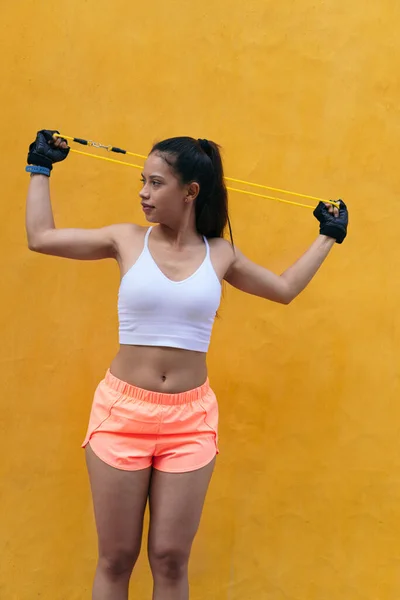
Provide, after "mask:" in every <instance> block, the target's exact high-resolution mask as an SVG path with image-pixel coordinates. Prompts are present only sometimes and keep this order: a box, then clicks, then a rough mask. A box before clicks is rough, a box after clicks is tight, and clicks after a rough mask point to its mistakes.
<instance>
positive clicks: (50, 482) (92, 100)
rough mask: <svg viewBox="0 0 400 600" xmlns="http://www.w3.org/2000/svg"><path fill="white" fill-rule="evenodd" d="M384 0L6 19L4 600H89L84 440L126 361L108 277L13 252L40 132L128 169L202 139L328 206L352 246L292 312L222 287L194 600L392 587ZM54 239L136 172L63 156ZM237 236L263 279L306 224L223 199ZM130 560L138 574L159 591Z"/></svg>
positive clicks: (239, 165) (292, 248)
mask: <svg viewBox="0 0 400 600" xmlns="http://www.w3.org/2000/svg"><path fill="white" fill-rule="evenodd" d="M399 18H400V7H399V3H398V2H394V0H381V1H380V2H368V3H366V2H362V1H361V0H353V1H351V2H350V1H348V0H336V1H333V0H325V1H324V2H322V1H319V2H315V0H302V2H283V1H281V2H276V1H272V0H248V1H247V2H238V1H232V0H219V1H218V2H215V1H214V2H211V1H210V0H206V1H203V2H187V1H184V0H169V1H168V2H165V1H164V0H153V1H152V2H129V1H128V0H114V1H113V2H106V1H105V0H86V1H85V2H84V1H82V0H69V2H41V3H38V2H33V1H32V0H21V1H20V2H14V3H8V4H7V6H6V7H3V10H2V35H1V36H0V45H1V47H0V50H1V56H2V58H3V71H2V77H1V80H0V86H1V87H0V92H1V93H0V103H1V104H0V107H1V113H2V114H1V129H2V135H1V141H2V143H1V150H0V152H1V169H2V181H3V185H2V194H1V210H2V218H1V223H2V234H1V238H0V239H1V243H2V248H1V259H0V260H1V274H2V286H1V305H0V306H1V314H0V318H1V332H2V344H1V347H0V353H1V354H0V369H1V371H0V379H1V382H2V385H1V388H2V389H1V394H0V406H1V408H0V411H1V412H0V414H1V419H0V424H1V435H0V444H1V448H0V449H1V452H2V457H3V459H2V461H1V472H0V475H1V510H0V514H1V527H0V529H1V539H2V541H1V546H2V550H1V560H0V598H1V599H3V598H4V600H32V598H37V597H40V598H43V599H46V600H47V599H48V600H50V599H51V600H53V599H57V600H64V599H65V600H78V599H84V598H89V597H90V587H91V581H92V575H93V569H94V566H95V560H96V539H95V530H94V524H93V518H92V508H91V499H90V495H89V488H88V482H87V478H86V471H85V466H84V456H83V453H82V450H81V449H80V443H81V441H82V438H83V436H84V433H85V429H86V424H87V419H88V415H89V408H90V404H91V400H92V394H93V390H94V388H95V386H96V384H97V382H98V380H99V379H100V378H101V377H102V376H103V374H104V372H105V370H106V368H107V366H108V365H109V363H110V360H111V358H112V356H113V355H114V353H115V352H116V350H117V315H116V294H117V287H118V272H117V268H116V266H115V264H113V263H111V262H101V261H100V262H94V263H84V262H81V263H80V262H74V261H65V260H62V259H57V258H50V257H45V256H40V255H36V254H34V253H30V252H29V251H28V249H27V246H26V240H25V231H24V203H25V195H26V190H27V185H28V176H27V175H26V174H25V173H24V171H23V169H24V166H25V158H26V151H27V146H28V143H29V142H30V141H31V140H32V138H33V136H34V134H35V132H36V130H37V129H40V128H42V127H48V128H52V127H55V128H59V129H60V130H61V131H63V132H64V133H66V134H72V135H76V136H82V137H87V138H92V139H97V140H100V141H104V142H106V143H108V142H110V143H113V144H117V145H121V146H123V147H124V146H125V147H128V148H129V149H131V150H133V151H136V152H140V153H144V152H146V151H147V150H148V149H149V147H150V146H151V144H152V142H153V141H154V140H156V139H161V138H163V137H165V136H170V135H193V136H196V137H199V136H201V137H208V138H210V139H213V140H216V141H217V142H219V143H220V144H222V146H223V147H224V150H225V161H226V172H227V174H228V175H231V176H233V177H239V178H244V179H250V180H252V181H258V182H262V183H266V184H269V185H273V186H277V187H284V188H288V189H292V190H298V191H302V192H305V193H309V194H312V195H317V196H322V197H338V196H342V197H343V198H344V199H345V200H346V201H347V203H348V205H349V208H350V212H351V227H350V233H349V237H348V239H347V240H346V242H345V243H344V244H343V246H337V247H335V248H334V251H333V252H332V255H331V256H330V257H329V259H328V261H327V263H326V264H325V265H324V267H323V269H322V271H321V273H320V274H319V275H318V277H317V278H316V279H315V281H314V282H313V283H312V285H310V287H309V288H308V289H307V290H306V292H305V293H304V294H303V295H302V296H301V297H300V298H299V299H297V300H296V301H295V302H294V303H293V304H292V305H290V306H289V307H282V306H278V305H273V304H270V303H267V302H265V301H262V300H260V299H257V298H252V297H250V296H245V295H243V294H240V293H239V292H237V291H234V290H231V289H229V290H227V292H226V294H225V297H224V302H223V305H222V308H221V319H220V320H218V322H217V324H216V328H215V332H214V336H213V341H212V347H211V351H210V356H209V367H210V377H211V380H212V383H213V386H214V388H215V390H216V392H217V394H218V396H219V400H220V409H221V443H220V445H221V455H220V457H219V461H218V467H217V470H216V474H215V478H214V480H213V483H212V486H211V489H210V494H209V496H208V501H207V505H206V509H205V513H204V519H203V523H202V528H201V532H200V534H199V536H198V538H197V540H196V543H195V547H194V551H193V558H192V562H191V576H192V586H193V587H192V590H193V593H192V598H193V599H194V600H204V599H205V598H210V599H215V600H239V599H240V600H262V599H265V600H321V599H324V600H325V599H326V600H361V599H362V600H395V599H396V600H397V599H398V598H399V597H400V574H399V573H400V569H399V536H400V478H399V467H400V453H399V451H400V442H399V419H400V408H399V404H398V395H399V371H398V367H397V354H398V345H399V333H400V328H399V317H398V306H399V302H400V292H399V284H398V281H397V280H398V273H399V266H400V265H399V262H400V261H399V251H398V239H399V226H398V214H399V213H398V203H399V199H398V195H399V187H400V186H399V178H400V175H399V174H398V173H399V171H398V164H397V163H398V143H399V132H400V113H399V108H398V102H399V93H400V79H399V73H400V38H399V35H398V23H399ZM54 171H55V172H54V174H53V176H52V178H51V184H52V193H53V204H54V212H55V217H56V221H57V224H58V225H59V226H60V227H62V226H83V227H90V226H93V227H96V226H100V225H104V224H107V223H112V222H118V221H125V220H135V221H139V222H141V223H144V219H143V216H142V215H141V213H140V211H139V207H138V201H137V192H138V189H139V181H138V177H139V175H138V172H137V171H135V170H131V169H125V168H124V167H120V166H117V165H108V164H107V163H104V162H101V161H95V160H92V159H87V158H83V157H79V156H77V155H71V156H70V158H69V159H68V161H67V163H64V164H62V165H59V166H57V167H56V168H55V170H54ZM231 214H232V224H233V228H234V234H235V238H236V242H237V244H238V246H239V247H240V248H241V249H242V250H243V251H245V253H247V254H248V256H249V257H251V258H252V259H254V260H256V261H258V262H260V263H261V264H263V265H265V266H267V267H269V268H271V269H272V270H275V271H278V272H280V271H281V270H283V269H284V268H285V267H287V266H288V265H290V264H291V262H292V261H294V259H296V258H297V257H298V256H299V255H300V254H301V253H302V251H303V250H304V249H305V248H306V247H307V246H308V245H309V244H310V243H311V241H312V240H313V239H314V236H315V235H316V233H317V229H318V227H317V222H316V221H315V220H314V218H313V216H312V213H311V211H307V210H305V209H301V208H292V207H287V206H285V205H281V204H276V203H273V202H270V201H267V200H257V199H251V198H249V197H245V196H242V195H237V194H236V195H233V194H232V195H231ZM149 590H150V576H149V571H148V567H147V562H146V558H145V554H143V555H142V557H141V559H140V561H139V565H138V567H137V569H136V572H135V576H134V578H133V581H132V592H133V597H134V598H149V597H150V591H149Z"/></svg>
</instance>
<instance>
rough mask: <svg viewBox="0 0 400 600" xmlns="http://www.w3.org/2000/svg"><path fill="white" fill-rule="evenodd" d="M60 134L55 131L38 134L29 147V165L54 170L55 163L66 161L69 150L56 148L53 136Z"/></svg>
mask: <svg viewBox="0 0 400 600" xmlns="http://www.w3.org/2000/svg"><path fill="white" fill-rule="evenodd" d="M54 133H59V131H57V130H55V129H42V130H41V131H38V132H37V136H36V140H35V141H34V142H33V143H32V144H31V145H30V146H29V152H28V160H27V162H28V165H35V166H37V167H44V168H45V169H49V171H51V170H52V168H53V163H56V162H60V161H62V160H65V159H66V158H67V156H68V153H69V150H70V149H69V148H61V147H59V148H55V147H54V145H53V144H54V138H53V134H54ZM49 142H50V143H49Z"/></svg>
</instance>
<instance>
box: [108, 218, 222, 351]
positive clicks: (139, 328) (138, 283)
mask: <svg viewBox="0 0 400 600" xmlns="http://www.w3.org/2000/svg"><path fill="white" fill-rule="evenodd" d="M151 230H152V227H149V229H148V230H147V232H146V235H145V239H144V248H143V250H142V253H141V254H140V256H139V258H138V259H137V261H136V262H135V264H134V265H133V266H132V267H131V268H130V269H129V271H128V272H127V273H125V275H124V276H123V278H122V280H121V284H120V288H119V293H118V319H119V342H120V344H128V345H140V346H167V347H172V348H182V349H184V350H194V351H198V352H207V350H208V346H209V344H210V337H211V330H212V327H213V324H214V319H215V314H216V312H217V310H218V307H219V304H220V301H221V283H220V281H219V279H218V277H217V274H216V272H215V271H214V267H213V266H212V263H211V259H210V247H209V244H208V241H207V239H206V238H205V237H204V242H205V245H206V257H205V259H204V261H203V262H202V264H201V265H200V267H199V268H198V269H197V271H195V272H194V273H193V275H190V277H187V278H186V279H184V280H182V281H172V280H171V279H169V278H168V277H167V276H166V275H164V273H163V272H162V271H161V269H160V268H159V267H158V265H157V263H156V262H155V261H154V259H153V257H152V255H151V253H150V250H149V247H148V239H149V235H150V232H151Z"/></svg>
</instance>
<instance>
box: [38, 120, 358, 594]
mask: <svg viewBox="0 0 400 600" xmlns="http://www.w3.org/2000/svg"><path fill="white" fill-rule="evenodd" d="M54 133H58V132H54V131H49V130H42V131H40V132H38V134H37V137H36V140H35V142H33V144H31V146H30V148H29V154H28V164H29V165H30V166H28V167H26V170H27V171H28V172H31V181H30V185H29V191H28V197H27V211H26V229H27V236H28V244H29V248H30V249H31V250H34V251H35V252H41V253H44V254H50V255H53V256H62V257H67V258H74V259H81V260H82V259H93V260H95V259H101V258H115V260H116V261H117V262H118V265H119V268H120V271H121V283H120V288H119V296H118V316H119V341H120V350H119V352H118V354H117V355H116V357H115V358H114V360H113V361H112V363H111V365H110V368H109V369H108V370H107V373H106V375H105V378H104V379H103V380H102V381H101V382H100V384H99V385H98V387H97V390H96V392H95V396H94V401H93V406H92V410H91V415H90V422H89V427H88V431H87V435H86V438H85V440H84V443H83V447H85V449H86V459H87V466H88V471H89V477H90V482H91V489H92V494H93V504H94V511H95V518H96V527H97V532H98V541H99V559H98V565H97V570H96V574H95V579H94V586H93V600H126V599H127V598H128V585H129V579H130V576H131V572H132V569H133V567H134V564H135V562H136V559H137V557H138V555H139V551H140V545H141V538H142V526H143V514H144V510H145V506H146V503H147V500H149V506H150V529H149V541H148V551H149V561H150V567H151V570H152V574H153V579H154V592H153V600H186V599H187V598H188V597H189V585H188V562H189V555H190V549H191V546H192V542H193V539H194V537H195V534H196V531H197V528H198V526H199V522H200V516H201V512H202V508H203V503H204V499H205V495H206V491H207V487H208V484H209V481H210V478H211V474H212V471H213V468H214V463H215V457H216V454H217V453H218V449H217V430H218V407H217V401H216V398H215V395H214V393H213V391H212V389H211V388H210V385H209V382H208V377H207V367H206V353H207V349H208V345H209V341H210V335H211V330H212V326H213V322H214V317H215V314H216V311H217V309H218V306H219V304H220V297H221V284H222V281H223V280H225V281H227V282H228V283H230V284H231V285H233V286H235V287H236V288H239V289H240V290H242V291H244V292H247V293H249V294H254V295H256V296H261V297H262V298H265V299H268V300H272V301H274V302H280V303H282V304H288V303H289V302H291V301H292V300H293V299H294V298H295V297H296V296H297V295H298V294H299V293H300V292H301V291H302V290H303V289H304V288H305V287H306V285H307V284H308V283H309V281H310V280H311V279H312V277H313V276H314V275H315V273H316V272H317V270H318V268H319V267H320V266H321V264H322V262H323V261H324V260H325V258H326V257H327V255H328V253H329V251H330V250H331V248H332V246H333V245H334V244H335V242H339V243H341V242H342V241H343V240H344V238H345V237H346V232H347V223H348V214H347V209H346V206H345V204H344V203H343V202H342V201H340V208H339V210H338V209H337V208H333V207H332V205H330V204H324V203H320V204H319V205H318V207H317V208H316V210H315V211H314V215H315V216H316V218H317V219H318V220H319V222H320V234H319V235H318V237H317V239H316V240H315V241H314V243H313V244H312V245H311V247H310V248H309V249H308V250H307V251H306V252H305V254H304V255H303V256H302V257H301V258H300V259H299V260H298V261H297V262H296V263H295V264H294V265H293V266H291V267H290V268H289V269H287V270H286V271H285V272H284V273H283V274H282V275H280V276H278V275H275V274H273V273H271V272H270V271H268V270H267V269H265V268H264V267H262V266H260V265H257V264H254V263H253V262H251V261H250V260H249V259H248V258H246V257H245V256H244V255H243V254H242V253H241V252H240V251H239V250H238V249H237V248H236V247H234V246H233V243H230V242H229V241H227V240H225V239H223V233H224V230H225V227H226V225H227V222H228V201H227V192H226V188H225V184H224V176H223V168H222V162H221V157H220V154H219V150H218V146H217V145H216V144H214V143H213V142H209V141H207V140H195V139H192V138H189V137H181V138H172V139H169V140H165V141H163V142H160V143H158V144H156V145H155V146H154V147H153V148H152V150H151V152H150V154H149V156H148V158H147V160H146V163H145V165H144V169H143V174H142V182H143V187H142V190H141V192H140V199H141V204H142V208H143V211H144V213H145V215H146V219H147V221H148V222H149V223H151V224H152V225H151V226H150V227H148V228H146V227H141V226H139V225H135V224H132V223H123V224H117V225H110V226H108V227H103V228H99V229H57V228H56V226H55V223H54V219H53V214H52V208H51V203H50V193H49V176H50V172H51V170H52V165H53V163H55V162H59V161H61V160H63V159H65V158H66V156H67V155H68V152H69V147H68V145H67V143H66V141H65V140H62V139H61V138H58V139H57V140H56V141H55V140H54V137H53V134H54ZM153 224H156V226H153ZM231 240H232V238H231Z"/></svg>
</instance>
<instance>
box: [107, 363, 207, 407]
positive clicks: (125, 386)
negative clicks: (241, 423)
mask: <svg viewBox="0 0 400 600" xmlns="http://www.w3.org/2000/svg"><path fill="white" fill-rule="evenodd" d="M104 381H105V383H106V384H107V385H108V387H110V388H111V389H113V390H115V391H116V392H119V393H120V394H123V395H124V396H128V397H130V398H135V400H143V401H144V402H151V403H152V404H170V405H171V404H189V403H190V402H196V400H201V399H202V398H204V396H205V395H206V394H207V393H208V392H209V391H210V383H209V380H208V378H207V380H206V381H205V383H203V385H201V386H200V387H197V388H194V389H192V390H188V391H187V392H181V393H179V394H164V393H163V392H152V391H151V390H144V389H142V388H139V387H136V386H135V385H131V384H130V383H127V382H126V381H122V380H121V379H118V377H115V375H113V374H112V373H111V372H110V370H108V371H107V373H106V376H105V378H104Z"/></svg>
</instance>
